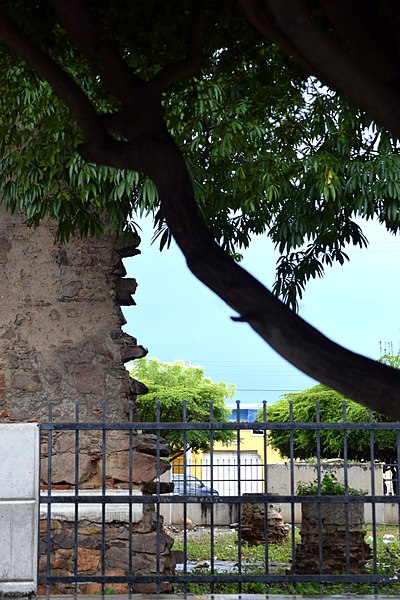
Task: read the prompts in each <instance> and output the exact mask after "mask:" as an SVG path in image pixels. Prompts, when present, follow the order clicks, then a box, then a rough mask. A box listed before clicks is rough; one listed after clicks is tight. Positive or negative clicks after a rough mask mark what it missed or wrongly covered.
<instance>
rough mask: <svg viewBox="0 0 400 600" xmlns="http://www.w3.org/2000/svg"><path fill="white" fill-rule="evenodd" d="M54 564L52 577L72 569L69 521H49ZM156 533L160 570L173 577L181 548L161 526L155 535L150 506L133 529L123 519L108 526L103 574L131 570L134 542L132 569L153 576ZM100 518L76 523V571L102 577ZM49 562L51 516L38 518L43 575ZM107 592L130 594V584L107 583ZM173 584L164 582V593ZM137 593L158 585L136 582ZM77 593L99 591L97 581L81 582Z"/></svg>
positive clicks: (64, 588)
mask: <svg viewBox="0 0 400 600" xmlns="http://www.w3.org/2000/svg"><path fill="white" fill-rule="evenodd" d="M50 528H51V534H50V567H51V572H52V575H65V574H68V573H73V572H74V538H75V524H74V523H73V522H68V521H60V520H54V519H52V520H51V523H50ZM157 535H158V536H159V538H158V543H159V548H160V564H159V568H160V572H161V573H163V574H164V575H174V574H175V567H176V564H177V562H181V561H182V556H181V555H182V553H181V552H180V551H174V550H171V547H172V544H173V539H172V538H171V537H170V536H169V535H167V534H166V533H165V532H164V531H163V530H162V531H161V532H160V533H159V534H157V530H156V519H155V513H154V506H152V505H147V506H146V507H145V514H144V517H143V519H142V520H141V521H140V522H139V523H134V524H133V525H132V528H131V533H130V531H129V525H128V523H125V522H117V521H116V522H110V523H106V524H105V564H104V574H105V575H109V576H122V577H123V576H125V575H128V574H129V562H130V561H129V545H130V536H131V541H132V557H131V565H132V573H133V574H135V575H136V576H138V575H146V576H151V575H152V574H156V573H157V559H156V550H157ZM101 539H102V524H101V522H93V521H85V520H81V521H79V523H78V552H77V563H78V572H79V573H80V574H81V575H87V576H88V579H90V575H101V568H102V564H101V550H100V548H101ZM46 564H47V520H46V519H43V520H41V521H40V544H39V574H44V573H45V572H46ZM106 587H107V589H108V590H111V591H113V592H114V593H119V594H126V593H128V591H129V586H128V584H127V583H107V585H106ZM171 589H172V586H171V584H169V583H161V584H160V591H161V592H167V591H171ZM132 591H133V592H136V593H155V592H156V591H157V588H156V585H155V584H154V583H152V582H144V583H136V584H133V586H132ZM78 592H79V593H83V594H93V593H100V592H101V585H100V584H98V583H84V584H79V586H78ZM45 593H46V589H45V586H39V589H38V594H43V595H44V594H45ZM50 593H52V594H71V593H74V585H73V584H58V585H57V586H52V587H51V590H50Z"/></svg>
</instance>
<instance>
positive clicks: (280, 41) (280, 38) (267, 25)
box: [239, 0, 313, 71]
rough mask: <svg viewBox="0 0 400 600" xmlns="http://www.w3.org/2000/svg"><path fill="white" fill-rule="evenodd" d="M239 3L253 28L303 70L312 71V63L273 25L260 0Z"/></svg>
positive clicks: (244, 0) (240, 1) (246, 0)
mask: <svg viewBox="0 0 400 600" xmlns="http://www.w3.org/2000/svg"><path fill="white" fill-rule="evenodd" d="M239 4H240V5H241V7H242V9H243V11H244V12H245V14H246V17H247V18H248V20H249V21H250V23H251V24H252V25H253V27H255V29H257V30H258V31H259V32H260V33H262V34H263V35H265V37H267V38H268V39H269V40H271V42H274V43H275V44H276V45H277V46H279V47H280V48H282V50H283V51H284V52H285V53H286V54H288V55H289V56H291V57H292V58H293V59H294V60H295V61H296V62H297V64H298V65H300V66H301V67H302V68H303V69H304V70H305V71H312V69H313V67H312V65H311V64H310V63H309V62H307V61H306V60H305V57H304V56H303V55H302V54H300V53H299V52H298V51H297V48H296V47H295V46H294V45H293V44H292V42H291V41H290V39H289V38H288V37H287V36H286V35H285V34H284V33H283V32H282V31H281V30H280V29H279V28H278V27H276V26H275V24H274V21H273V19H272V18H271V16H270V15H269V14H268V13H267V11H266V8H265V4H264V3H263V2H261V0H239Z"/></svg>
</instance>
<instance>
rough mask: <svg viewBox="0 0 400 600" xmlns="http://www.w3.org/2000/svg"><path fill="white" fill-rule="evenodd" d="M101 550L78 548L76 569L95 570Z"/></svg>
mask: <svg viewBox="0 0 400 600" xmlns="http://www.w3.org/2000/svg"><path fill="white" fill-rule="evenodd" d="M100 558H101V551H100V550H91V549H90V548H82V547H79V548H78V569H79V571H83V572H85V571H96V569H97V567H98V566H99V564H100Z"/></svg>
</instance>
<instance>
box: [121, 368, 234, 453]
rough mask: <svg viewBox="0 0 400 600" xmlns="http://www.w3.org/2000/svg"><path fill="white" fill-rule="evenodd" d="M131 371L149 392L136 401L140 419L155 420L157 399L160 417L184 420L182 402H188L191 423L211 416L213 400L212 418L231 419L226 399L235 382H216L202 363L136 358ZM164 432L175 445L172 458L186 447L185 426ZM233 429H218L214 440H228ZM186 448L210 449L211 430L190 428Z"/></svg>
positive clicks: (188, 420)
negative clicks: (207, 375)
mask: <svg viewBox="0 0 400 600" xmlns="http://www.w3.org/2000/svg"><path fill="white" fill-rule="evenodd" d="M130 374H131V376H132V377H134V378H135V379H139V380H140V381H141V382H143V383H144V384H145V385H146V386H147V387H148V388H149V392H148V393H147V394H144V395H142V396H138V398H137V405H138V408H139V413H140V419H141V421H145V422H150V421H155V420H156V403H157V401H159V403H160V420H161V421H162V422H169V423H175V422H176V423H179V422H181V421H183V402H184V401H185V402H186V421H187V422H191V423H196V422H200V423H201V422H205V421H209V420H210V404H211V403H212V405H213V413H212V416H213V420H214V421H220V422H225V421H228V416H229V410H228V409H227V408H226V406H225V400H226V399H227V398H232V397H233V395H234V393H235V388H234V386H233V385H230V384H227V383H223V382H215V381H212V380H211V379H209V378H208V377H205V376H204V369H203V368H202V367H197V366H196V367H193V366H187V365H185V363H184V362H182V361H176V362H174V363H163V362H160V361H158V360H157V359H155V358H151V359H146V358H143V359H141V360H138V361H136V362H135V364H134V366H133V368H132V370H131V371H130ZM162 436H163V437H164V438H165V439H166V440H167V441H168V443H169V444H170V445H171V446H172V450H173V458H176V457H177V456H180V455H181V454H182V453H183V450H184V439H183V432H182V430H176V429H174V430H167V431H165V432H162ZM232 439H233V433H232V432H231V431H215V433H214V440H215V441H220V442H229V441H231V440H232ZM186 443H187V448H186V449H187V450H189V449H191V450H192V451H193V452H197V451H199V450H200V451H202V452H208V451H209V449H210V433H209V432H208V431H200V430H199V431H187V432H186Z"/></svg>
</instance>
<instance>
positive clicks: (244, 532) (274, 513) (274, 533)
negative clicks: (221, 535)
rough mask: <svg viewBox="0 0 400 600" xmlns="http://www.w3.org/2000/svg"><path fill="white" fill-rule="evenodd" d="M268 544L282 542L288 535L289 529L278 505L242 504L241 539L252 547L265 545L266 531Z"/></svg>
mask: <svg viewBox="0 0 400 600" xmlns="http://www.w3.org/2000/svg"><path fill="white" fill-rule="evenodd" d="M244 496H246V494H244ZM266 506H267V523H265V508H266ZM266 529H267V534H268V542H269V543H277V542H281V541H282V540H283V539H285V538H286V537H287V535H288V532H289V528H288V527H287V526H286V525H285V523H284V521H283V519H282V515H281V513H280V506H279V505H277V504H268V503H267V505H265V504H242V508H241V528H240V530H241V537H242V540H243V541H245V542H247V543H249V544H251V545H260V544H265V530H266Z"/></svg>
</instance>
